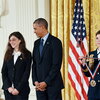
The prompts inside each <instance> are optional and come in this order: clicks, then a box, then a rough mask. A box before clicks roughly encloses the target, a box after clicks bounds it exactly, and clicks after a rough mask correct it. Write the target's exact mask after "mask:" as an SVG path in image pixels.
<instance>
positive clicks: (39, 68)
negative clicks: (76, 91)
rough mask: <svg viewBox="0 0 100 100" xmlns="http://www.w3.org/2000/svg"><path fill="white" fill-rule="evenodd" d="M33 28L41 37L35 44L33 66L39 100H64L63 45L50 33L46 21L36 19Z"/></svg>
mask: <svg viewBox="0 0 100 100" xmlns="http://www.w3.org/2000/svg"><path fill="white" fill-rule="evenodd" d="M33 28H34V33H36V35H37V36H38V37H40V38H39V39H38V40H36V41H35V43H34V49H33V65H32V80H33V84H34V85H35V86H36V95H37V100H62V96H61V89H63V88H64V85H63V80H62V76H61V72H60V69H61V63H62V43H61V41H60V40H59V39H58V38H56V37H54V36H52V35H51V34H50V33H48V23H47V21H46V20H45V19H43V18H38V19H36V20H35V21H34V23H33Z"/></svg>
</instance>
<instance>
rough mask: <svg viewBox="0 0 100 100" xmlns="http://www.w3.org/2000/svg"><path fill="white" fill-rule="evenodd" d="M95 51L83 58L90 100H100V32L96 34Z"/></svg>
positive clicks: (83, 68)
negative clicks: (88, 78) (88, 79)
mask: <svg viewBox="0 0 100 100" xmlns="http://www.w3.org/2000/svg"><path fill="white" fill-rule="evenodd" d="M96 45H97V49H96V50H95V51H92V52H89V54H88V56H86V57H81V60H80V62H81V65H82V66H81V67H82V71H83V73H84V74H85V76H87V77H91V78H90V81H89V90H88V100H100V68H99V66H100V30H99V31H98V32H97V33H96Z"/></svg>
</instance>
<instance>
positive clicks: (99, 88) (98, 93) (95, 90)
mask: <svg viewBox="0 0 100 100" xmlns="http://www.w3.org/2000/svg"><path fill="white" fill-rule="evenodd" d="M89 55H93V57H94V58H97V57H98V55H97V50H95V51H92V52H90V53H89ZM98 63H99V61H98V59H94V66H93V67H92V68H91V72H92V73H94V70H95V69H96V67H97V65H98ZM84 74H85V75H86V76H87V77H91V75H90V73H89V72H84ZM91 80H92V78H91V79H90V82H91ZM93 80H95V81H96V86H94V87H92V86H91V85H90V84H89V90H88V97H89V98H92V99H93V100H95V99H100V68H99V69H98V71H97V73H96V75H95V77H94V79H93ZM89 100H90V99H89Z"/></svg>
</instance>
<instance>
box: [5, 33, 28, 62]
mask: <svg viewBox="0 0 100 100" xmlns="http://www.w3.org/2000/svg"><path fill="white" fill-rule="evenodd" d="M12 36H15V37H16V38H18V39H19V40H20V41H21V42H20V44H19V51H20V52H21V53H22V57H23V58H25V57H27V56H28V54H29V51H28V50H27V48H26V43H25V40H24V37H23V36H22V34H21V33H20V32H13V33H11V34H10V35H9V40H10V38H11V37H12ZM9 40H8V44H7V50H6V52H5V56H4V59H5V61H7V60H9V59H11V57H12V53H13V50H14V48H12V47H11V45H10V43H9Z"/></svg>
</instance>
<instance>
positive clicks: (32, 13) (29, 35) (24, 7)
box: [0, 0, 50, 100]
mask: <svg viewBox="0 0 100 100" xmlns="http://www.w3.org/2000/svg"><path fill="white" fill-rule="evenodd" d="M0 1H1V0H0ZM6 1H8V6H7V7H8V8H7V11H8V13H7V14H6V15H4V16H1V17H0V25H1V27H0V88H1V86H2V81H1V68H2V63H3V56H4V53H5V49H6V45H7V41H8V36H9V34H10V33H12V32H14V31H20V32H21V33H22V34H23V36H24V38H25V40H26V45H27V48H28V49H29V50H30V51H32V49H33V44H34V41H35V40H36V39H37V36H36V35H35V34H34V33H33V26H32V24H33V21H34V20H35V19H36V18H38V17H44V18H46V19H47V21H48V22H49V14H50V13H49V0H6ZM30 87H31V88H32V90H31V93H30V100H32V99H31V98H33V97H32V96H34V95H35V94H34V93H35V90H34V87H33V85H32V81H31V78H30ZM35 99H36V97H35V98H34V99H33V100H35Z"/></svg>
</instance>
